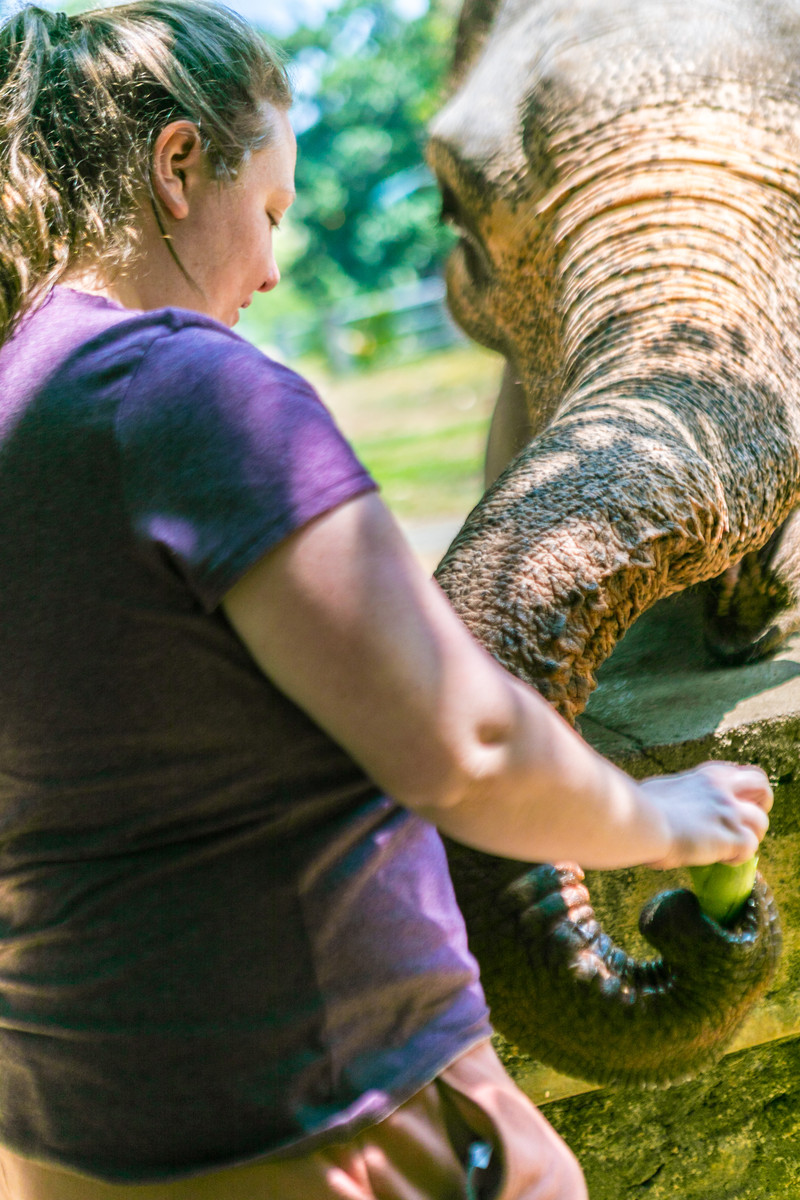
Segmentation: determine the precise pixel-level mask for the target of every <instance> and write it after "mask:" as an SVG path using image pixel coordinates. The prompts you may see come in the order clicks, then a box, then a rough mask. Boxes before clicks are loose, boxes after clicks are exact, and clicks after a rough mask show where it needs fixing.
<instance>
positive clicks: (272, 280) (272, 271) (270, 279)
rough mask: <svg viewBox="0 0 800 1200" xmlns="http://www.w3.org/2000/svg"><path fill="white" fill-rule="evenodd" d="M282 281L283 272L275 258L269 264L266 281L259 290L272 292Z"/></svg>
mask: <svg viewBox="0 0 800 1200" xmlns="http://www.w3.org/2000/svg"><path fill="white" fill-rule="evenodd" d="M280 281H281V273H280V271H279V270H278V264H277V263H276V262H275V259H274V258H273V260H272V262H271V263H270V265H269V270H268V272H267V274H266V276H265V278H264V282H263V283H262V284H261V287H260V288H259V289H258V290H259V291H260V292H271V291H272V289H273V288H276V287H277V286H278V284H279V283H280Z"/></svg>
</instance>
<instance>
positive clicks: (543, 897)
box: [429, 0, 800, 1083]
mask: <svg viewBox="0 0 800 1200" xmlns="http://www.w3.org/2000/svg"><path fill="white" fill-rule="evenodd" d="M798 62H800V22H798V19H797V17H796V15H795V10H794V9H793V7H792V6H790V5H788V4H781V3H780V2H779V0H774V2H773V3H769V4H760V3H756V2H755V0H753V2H752V3H748V2H746V0H715V2H713V3H708V4H703V5H698V4H696V3H695V2H694V0H467V3H466V6H465V8H464V11H463V13H462V17H461V22H460V27H459V32H458V39H457V51H456V63H455V68H454V90H453V94H452V96H451V98H450V100H449V102H448V103H447V104H446V105H445V107H444V108H443V110H442V112H441V113H440V114H439V116H438V117H437V118H436V120H435V121H434V123H433V126H432V130H431V139H430V146H429V159H430V162H431V165H432V167H433V169H434V170H435V172H436V174H437V176H438V180H439V183H440V187H441V191H442V196H443V214H444V216H445V218H446V219H448V220H449V221H450V222H451V223H453V224H454V226H455V227H456V229H457V230H458V232H459V234H460V239H459V242H458V245H457V246H456V248H455V250H454V251H453V253H452V255H451V257H450V260H449V263H448V269H447V283H448V296H449V301H450V305H451V308H452V311H453V313H454V315H455V316H456V318H457V320H458V321H459V322H460V323H461V325H462V326H463V328H464V329H465V330H466V332H467V333H469V334H470V335H472V336H473V337H475V338H476V339H477V340H478V341H480V342H483V343H484V344H486V345H487V346H489V347H492V348H494V349H496V350H499V351H501V352H502V354H504V355H505V357H506V361H507V368H506V376H505V381H504V385H503V390H502V393H501V398H500V402H499V408H498V412H497V414H496V418H495V423H494V427H493V434H492V439H491V444H490V454H491V457H492V459H493V461H494V463H495V464H496V467H495V469H496V468H499V466H500V465H502V462H503V460H505V459H508V458H510V459H511V461H510V462H509V463H508V465H507V466H505V469H504V470H502V472H501V473H500V475H499V478H497V479H496V481H495V482H494V483H493V484H492V486H491V487H490V488H489V490H488V491H487V493H486V495H485V497H484V498H483V500H482V501H481V503H480V504H479V505H478V506H477V507H476V509H475V510H474V511H473V512H472V514H471V515H470V516H469V518H468V519H467V521H466V523H465V525H464V527H463V529H462V530H461V532H460V533H459V534H458V536H457V537H456V539H455V541H454V543H453V545H452V546H451V548H450V549H449V551H448V553H447V554H446V556H445V558H444V560H443V561H442V563H441V565H440V567H439V570H438V572H437V578H438V580H439V582H440V584H441V586H442V587H443V588H444V590H445V592H446V593H447V595H448V596H449V598H450V600H451V602H452V603H453V605H454V606H455V608H456V610H457V611H458V612H459V614H460V615H461V617H462V618H463V620H464V621H465V622H466V623H467V625H468V626H469V627H470V629H471V630H472V631H473V633H474V634H475V636H476V637H477V638H478V639H479V640H480V641H481V642H482V643H483V644H484V645H485V646H486V647H487V648H488V649H489V650H490V651H491V652H492V653H493V654H494V655H495V656H496V657H497V658H498V659H499V660H500V661H501V662H502V663H503V664H504V665H505V666H506V667H507V668H508V669H509V670H511V671H513V672H514V673H515V674H517V675H519V676H520V677H522V678H523V679H526V680H527V681H528V682H529V683H531V684H532V685H533V686H534V687H536V688H538V690H539V691H540V692H541V693H542V694H543V695H544V696H545V697H547V698H548V699H549V700H550V701H551V702H552V703H553V704H554V705H555V706H556V707H557V708H558V709H559V710H560V712H561V713H562V714H563V715H564V716H565V717H566V718H567V719H568V720H570V721H574V720H575V718H576V717H577V716H578V714H579V713H580V711H581V710H582V708H583V706H584V704H585V703H586V699H587V697H588V695H589V693H590V691H591V689H592V688H593V686H594V672H595V670H596V668H597V666H598V665H599V664H600V663H601V662H602V661H603V659H604V658H605V657H606V656H607V655H608V654H609V653H610V651H611V650H612V648H613V646H614V644H615V643H616V642H617V640H618V639H619V638H620V637H621V636H622V634H623V633H624V632H625V630H626V629H627V628H628V627H629V626H630V624H631V623H632V622H633V621H634V620H635V619H636V618H637V617H638V616H639V615H640V614H641V613H642V612H643V611H644V610H645V609H646V608H648V607H649V606H650V605H652V604H653V603H654V602H655V601H656V600H658V599H660V598H661V597H663V596H666V595H669V594H670V593H673V592H675V591H677V590H680V589H682V588H685V587H687V586H688V585H696V584H701V583H702V584H704V585H705V587H706V589H707V636H708V640H709V644H710V645H712V646H713V647H715V648H716V649H717V651H718V653H719V654H720V655H721V656H722V657H724V658H726V659H728V660H729V661H740V660H743V659H746V658H748V657H752V656H754V655H758V654H761V653H765V652H768V651H769V650H770V649H771V648H773V647H774V646H775V644H776V642H777V641H778V640H779V639H780V638H781V637H782V636H783V635H784V634H785V632H786V631H787V630H789V629H792V628H794V627H796V598H797V594H798V589H797V587H796V584H795V576H796V570H795V553H794V545H795V542H794V538H795V535H796V530H797V525H798V522H797V521H796V520H794V519H793V518H792V513H793V510H794V509H795V508H796V507H797V505H798V504H799V503H800V491H799V488H800V464H799V462H798V446H800V440H798V418H799V417H800V402H799V401H798V398H797V397H798V387H797V384H798V381H800V338H798V333H800V309H799V308H798V304H799V303H800V300H799V298H800V255H799V254H798V245H799V244H800V243H799V242H798V231H799V230H800V205H799V204H798V198H799V197H800V170H798V164H797V145H798V140H797V139H798V134H800V102H798V93H797V70H798V68H797V66H796V64H797V63H798ZM492 474H494V470H493V471H492ZM555 799H556V798H554V800H555ZM451 866H452V872H453V877H454V882H455V884H456V890H457V892H458V895H459V900H460V902H461V904H462V907H463V909H464V912H465V916H466V918H467V924H468V928H469V930H470V936H471V939H472V942H473V946H474V948H475V950H476V952H477V954H478V958H479V959H480V960H481V965H482V968H483V976H484V981H485V984H486V988H487V993H488V995H489V998H490V1003H491V1004H492V1009H493V1019H494V1020H495V1023H496V1025H497V1026H498V1028H499V1029H500V1030H501V1032H504V1033H506V1035H507V1036H508V1037H509V1038H510V1039H511V1040H512V1041H514V1042H516V1043H517V1044H518V1045H520V1046H521V1047H523V1048H524V1049H525V1050H527V1051H528V1052H529V1053H531V1054H532V1055H533V1056H535V1057H537V1058H539V1059H541V1060H543V1061H546V1062H550V1063H552V1065H554V1066H556V1067H559V1068H561V1069H564V1070H568V1071H570V1072H572V1073H574V1074H580V1075H582V1076H584V1077H586V1078H589V1079H596V1080H605V1079H609V1078H615V1079H620V1080H631V1081H633V1080H637V1081H639V1082H648V1083H649V1082H658V1081H668V1080H670V1079H674V1078H682V1077H685V1076H686V1075H687V1074H690V1073H692V1072H693V1071H694V1070H696V1069H697V1068H698V1067H699V1066H701V1065H703V1064H704V1063H705V1062H707V1061H709V1060H711V1059H713V1058H714V1057H715V1056H717V1055H718V1054H719V1053H721V1050H722V1048H723V1046H724V1045H725V1044H726V1042H727V1041H728V1040H729V1039H730V1037H731V1036H732V1033H733V1032H734V1031H735V1029H736V1028H737V1026H738V1025H739V1024H740V1023H741V1020H742V1018H743V1015H744V1013H745V1012H746V1011H747V1008H748V1007H749V1006H750V1005H751V1004H752V1003H753V1002H754V999H755V998H756V997H757V996H758V995H760V994H761V993H762V992H763V990H764V989H765V987H766V985H767V982H768V980H769V978H770V976H771V974H772V972H773V971H774V967H775V962H776V957H777V953H778V941H779V937H778V932H777V920H776V917H775V912H774V907H773V905H772V902H771V899H770V897H769V894H768V891H767V890H766V887H765V885H764V884H763V881H759V882H758V883H757V886H756V888H755V890H754V893H753V895H752V897H751V900H750V904H749V906H748V908H747V911H746V914H745V917H744V918H743V921H742V923H741V924H740V926H739V927H738V928H737V929H736V930H734V931H729V932H727V933H726V932H724V931H723V930H721V929H720V928H719V927H718V926H716V925H714V923H713V922H710V921H708V920H707V919H706V918H704V917H703V916H702V915H701V914H700V912H699V910H698V908H697V905H696V903H695V902H694V898H693V897H692V896H691V895H690V894H689V893H683V892H679V893H671V894H670V895H668V896H666V897H660V898H658V899H657V901H655V902H654V904H653V906H652V907H651V909H650V910H649V911H647V912H646V913H645V914H643V918H642V920H643V931H644V932H645V933H646V934H647V936H648V937H649V938H650V940H651V942H652V943H653V944H654V945H656V947H657V948H659V949H660V950H661V951H662V956H663V957H662V958H660V959H656V960H654V961H653V962H652V963H639V964H636V963H633V962H632V961H631V960H630V959H628V957H627V956H626V955H625V954H624V953H623V952H622V951H619V950H617V949H616V947H614V946H613V945H612V944H611V943H610V942H609V940H608V939H607V938H606V937H605V935H604V934H603V933H602V931H601V930H599V929H598V927H597V924H596V922H595V921H594V916H593V914H592V912H591V909H590V907H589V903H588V895H587V893H586V891H585V888H584V887H583V884H582V882H581V878H580V876H579V872H577V871H576V869H575V868H572V867H570V866H568V865H566V866H562V867H560V868H538V869H535V870H534V871H532V872H530V873H529V874H528V875H527V876H526V877H524V878H523V880H522V881H521V882H519V881H518V882H513V881H514V880H515V878H518V877H519V876H520V872H521V871H522V869H523V868H522V865H521V864H509V863H506V862H501V861H500V860H496V859H491V858H488V857H486V856H483V857H478V856H476V855H475V854H474V852H471V851H469V852H468V851H464V850H462V849H461V848H458V847H452V848H451ZM509 885H511V886H510V887H509ZM495 896H496V897H499V898H500V899H499V902H497V901H496V900H495V899H494V897H495Z"/></svg>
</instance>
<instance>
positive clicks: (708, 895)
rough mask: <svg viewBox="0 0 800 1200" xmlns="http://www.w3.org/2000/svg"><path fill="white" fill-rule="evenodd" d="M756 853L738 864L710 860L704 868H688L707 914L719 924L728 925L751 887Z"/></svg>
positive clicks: (753, 879)
mask: <svg viewBox="0 0 800 1200" xmlns="http://www.w3.org/2000/svg"><path fill="white" fill-rule="evenodd" d="M757 865H758V855H757V854H756V855H754V856H753V857H752V858H749V859H748V860H747V862H745V863H742V864H741V866H738V867H729V866H727V864H726V863H711V865H710V866H707V867H689V874H690V875H691V877H692V887H693V888H694V891H695V895H696V896H697V899H698V900H699V901H700V907H701V908H702V910H703V912H704V913H705V914H706V916H707V917H712V918H713V919H714V920H715V921H717V922H718V923H719V924H720V925H729V924H731V923H732V922H733V921H734V920H735V919H736V917H737V916H738V915H739V912H740V911H741V909H742V906H743V905H744V902H745V900H746V899H747V897H748V896H749V895H750V893H751V892H752V890H753V884H754V883H755V878H756V867H757Z"/></svg>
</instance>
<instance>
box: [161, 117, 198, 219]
mask: <svg viewBox="0 0 800 1200" xmlns="http://www.w3.org/2000/svg"><path fill="white" fill-rule="evenodd" d="M203 172H204V162H203V147H202V144H201V141H200V132H199V130H198V128H197V126H196V125H194V124H193V123H192V122H191V121H172V122H171V123H170V124H169V125H167V126H165V127H164V129H162V130H161V133H160V134H159V135H158V137H157V138H156V144H155V146H154V148H153V190H154V192H155V195H156V198H157V199H158V201H159V203H160V205H161V207H162V209H163V210H164V211H165V212H166V213H168V214H169V215H170V216H171V217H173V218H174V219H175V220H176V221H180V220H182V219H183V218H184V217H185V216H187V215H188V213H189V193H190V192H191V190H192V185H193V183H194V182H195V181H196V180H197V179H199V177H200V176H201V175H202V174H203Z"/></svg>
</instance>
